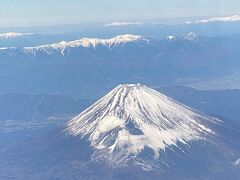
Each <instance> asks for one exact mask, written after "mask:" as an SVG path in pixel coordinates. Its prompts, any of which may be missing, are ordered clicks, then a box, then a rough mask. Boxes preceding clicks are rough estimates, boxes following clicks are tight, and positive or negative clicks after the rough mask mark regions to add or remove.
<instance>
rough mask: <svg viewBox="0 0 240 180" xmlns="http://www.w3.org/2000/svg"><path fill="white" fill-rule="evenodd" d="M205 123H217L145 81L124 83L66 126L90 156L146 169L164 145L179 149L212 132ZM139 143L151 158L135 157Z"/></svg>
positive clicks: (139, 150)
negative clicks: (92, 153)
mask: <svg viewBox="0 0 240 180" xmlns="http://www.w3.org/2000/svg"><path fill="white" fill-rule="evenodd" d="M207 122H211V123H215V124H217V123H221V121H219V120H217V119H213V118H208V117H206V116H204V115H202V114H198V113H197V112H194V110H192V109H190V108H188V107H186V106H184V105H181V104H179V103H177V102H175V101H174V100H171V99H170V98H168V97H166V96H165V95H163V94H160V93H159V92H157V91H155V90H153V89H150V88H148V87H146V86H143V85H140V84H137V85H135V84H126V85H119V86H117V87H116V88H115V89H113V90H112V91H111V92H110V93H108V94H107V95H106V96H104V97H103V98H102V99H100V100H99V101H97V102H96V103H95V104H93V105H92V106H90V107H89V108H88V109H87V110H85V111H84V112H82V113H81V114H80V115H78V116H77V117H75V118H74V119H73V120H71V121H70V122H69V123H68V128H67V130H68V131H69V133H70V134H71V135H74V136H77V135H80V136H82V137H84V136H88V137H89V141H90V142H91V145H92V146H93V147H94V148H95V149H96V152H97V153H96V154H95V158H100V159H101V158H104V159H106V160H107V161H109V163H110V164H111V165H114V166H119V165H120V166H123V165H127V162H128V161H130V160H134V161H135V160H136V162H135V163H137V164H141V166H142V167H143V168H144V169H146V168H147V169H148V168H150V169H152V168H154V167H158V165H156V164H154V162H155V160H156V159H158V158H159V157H160V156H161V153H160V152H161V151H165V150H166V148H169V147H172V146H174V147H177V148H180V149H181V147H180V144H181V145H185V146H189V143H191V142H192V141H199V140H204V139H205V138H206V136H209V137H211V136H213V135H214V134H215V133H214V131H213V130H211V129H210V128H208V127H207V125H206V123H207ZM145 148H148V149H149V150H151V151H152V152H153V157H152V161H149V160H148V161H146V160H145V159H144V158H143V159H142V157H139V154H141V152H143V151H144V149H145ZM153 165H154V167H152V166H153ZM155 165H156V166H155Z"/></svg>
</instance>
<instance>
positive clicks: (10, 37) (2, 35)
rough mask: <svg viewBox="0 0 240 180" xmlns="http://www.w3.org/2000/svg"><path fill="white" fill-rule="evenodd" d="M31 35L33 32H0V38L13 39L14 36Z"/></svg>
mask: <svg viewBox="0 0 240 180" xmlns="http://www.w3.org/2000/svg"><path fill="white" fill-rule="evenodd" d="M28 35H33V33H18V32H8V33H2V34H0V39H14V38H16V37H21V36H28Z"/></svg>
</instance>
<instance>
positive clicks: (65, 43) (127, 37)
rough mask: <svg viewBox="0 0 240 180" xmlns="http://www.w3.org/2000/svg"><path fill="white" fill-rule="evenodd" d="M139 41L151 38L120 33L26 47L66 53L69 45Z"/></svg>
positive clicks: (90, 45) (86, 46)
mask: <svg viewBox="0 0 240 180" xmlns="http://www.w3.org/2000/svg"><path fill="white" fill-rule="evenodd" d="M137 41H146V42H148V41H149V40H148V39H146V38H144V37H143V36H139V35H131V34H125V35H119V36H116V37H113V38H110V39H98V38H82V39H80V40H75V41H61V42H59V43H54V44H48V45H41V46H37V47H26V48H25V51H26V52H30V53H36V51H38V50H42V51H46V52H47V53H51V51H52V50H53V49H55V50H57V51H60V52H61V53H62V55H64V51H65V49H66V48H68V47H80V46H82V47H85V48H88V47H94V48H96V46H98V45H104V46H106V47H108V48H111V47H114V46H118V45H120V44H125V43H129V42H137Z"/></svg>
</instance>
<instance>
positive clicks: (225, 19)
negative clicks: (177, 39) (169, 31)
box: [185, 15, 240, 24]
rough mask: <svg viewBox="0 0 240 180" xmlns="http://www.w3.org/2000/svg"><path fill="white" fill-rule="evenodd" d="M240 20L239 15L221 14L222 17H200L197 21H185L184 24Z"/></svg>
mask: <svg viewBox="0 0 240 180" xmlns="http://www.w3.org/2000/svg"><path fill="white" fill-rule="evenodd" d="M237 21H240V15H233V16H222V17H211V18H208V19H202V20H198V21H187V22H185V23H186V24H194V23H196V24H198V23H209V22H237Z"/></svg>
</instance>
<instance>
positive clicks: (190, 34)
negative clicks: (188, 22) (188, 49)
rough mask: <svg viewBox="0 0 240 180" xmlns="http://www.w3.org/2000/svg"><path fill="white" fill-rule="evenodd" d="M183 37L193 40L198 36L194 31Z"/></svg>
mask: <svg viewBox="0 0 240 180" xmlns="http://www.w3.org/2000/svg"><path fill="white" fill-rule="evenodd" d="M183 37H184V39H186V40H194V39H196V38H197V37H198V35H197V34H196V33H194V32H189V33H188V34H186V35H184V36H183Z"/></svg>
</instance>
